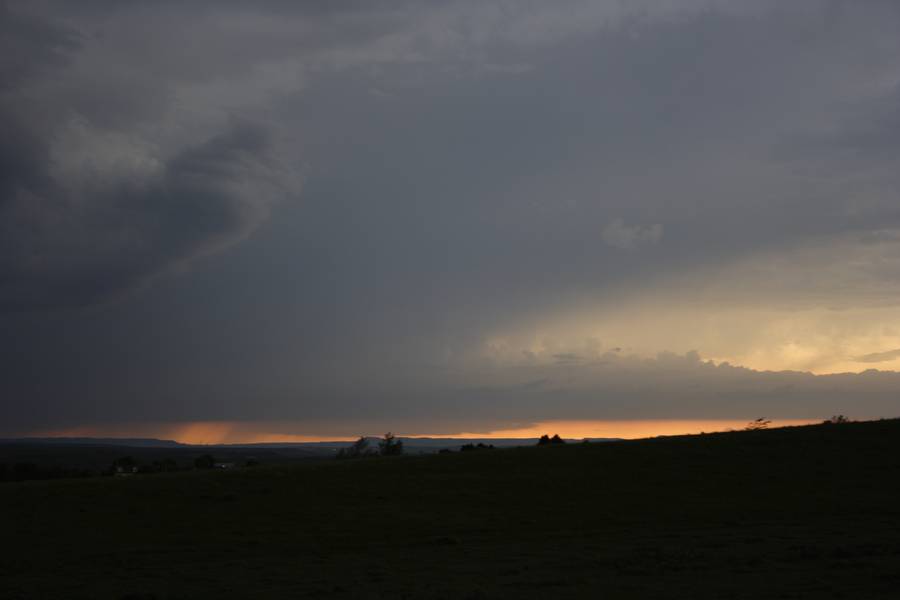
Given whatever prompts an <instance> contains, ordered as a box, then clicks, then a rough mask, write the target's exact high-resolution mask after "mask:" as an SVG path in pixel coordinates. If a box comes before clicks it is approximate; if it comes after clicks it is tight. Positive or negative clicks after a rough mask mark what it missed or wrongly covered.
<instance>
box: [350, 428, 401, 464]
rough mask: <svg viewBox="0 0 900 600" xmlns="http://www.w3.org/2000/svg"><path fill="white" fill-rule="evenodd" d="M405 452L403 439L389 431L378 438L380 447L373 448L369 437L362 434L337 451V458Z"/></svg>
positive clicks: (389, 454)
mask: <svg viewBox="0 0 900 600" xmlns="http://www.w3.org/2000/svg"><path fill="white" fill-rule="evenodd" d="M401 454H403V440H398V439H397V437H396V436H395V435H394V434H393V433H391V432H387V433H386V434H384V437H382V438H381V439H380V440H378V448H377V449H375V448H372V447H371V445H370V444H369V440H368V438H366V437H365V436H360V438H359V439H358V440H356V441H355V442H353V443H352V444H350V445H349V446H347V447H346V448H341V449H340V450H338V452H337V458H339V459H345V458H364V457H367V456H399V455H401Z"/></svg>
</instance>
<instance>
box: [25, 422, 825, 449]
mask: <svg viewBox="0 0 900 600" xmlns="http://www.w3.org/2000/svg"><path fill="white" fill-rule="evenodd" d="M748 421H749V420H738V419H705V420H700V419H694V420H690V419H640V420H621V421H597V420H558V421H541V422H537V423H533V424H530V425H528V426H525V427H518V428H512V429H496V430H485V431H459V432H451V433H446V431H444V432H428V431H422V430H421V429H418V430H416V429H412V430H406V431H404V430H397V431H395V434H396V435H398V436H402V437H410V438H416V437H421V438H426V437H427V438H485V439H491V438H495V439H496V438H537V437H540V436H541V435H544V434H549V435H553V434H558V435H559V436H560V437H563V438H568V439H583V438H623V439H639V438H648V437H655V436H660V435H683V434H696V433H701V432H707V433H710V432H715V431H729V430H740V429H743V428H744V427H746V425H747V423H748ZM820 421H821V420H820V419H819V420H811V419H780V420H777V419H773V421H772V424H771V427H781V426H791V425H809V424H812V423H818V422H820ZM310 428H311V427H310V424H305V425H304V424H303V423H297V424H295V426H294V427H293V429H294V430H295V431H297V430H300V431H303V430H309V429H310ZM290 429H292V424H291V423H290V422H287V423H286V422H274V423H259V422H252V421H250V422H242V421H191V422H180V423H141V424H118V425H97V426H90V425H85V426H79V427H72V428H66V429H58V430H45V431H37V432H30V433H29V434H28V435H29V436H35V437H113V438H115V437H123V438H138V437H148V438H158V439H167V440H175V441H177V442H181V443H184V444H198V445H199V444H210V445H214V444H253V443H302V442H338V441H353V440H355V439H357V438H358V437H359V435H360V434H353V435H348V434H346V433H345V432H335V433H334V434H321V433H320V434H315V433H285V432H283V431H284V430H290ZM327 429H330V430H335V429H336V428H335V427H334V426H332V427H329V428H327ZM364 429H365V428H364ZM367 429H372V428H371V427H369V428H367ZM382 433H383V432H380V431H368V432H367V433H366V435H370V436H380V435H381V434H382Z"/></svg>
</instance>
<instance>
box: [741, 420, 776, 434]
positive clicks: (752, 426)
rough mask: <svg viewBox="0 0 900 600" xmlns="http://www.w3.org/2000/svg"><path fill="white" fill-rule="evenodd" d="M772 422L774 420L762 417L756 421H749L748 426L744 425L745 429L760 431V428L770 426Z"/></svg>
mask: <svg viewBox="0 0 900 600" xmlns="http://www.w3.org/2000/svg"><path fill="white" fill-rule="evenodd" d="M771 424H772V421H770V420H768V419H764V418H762V417H760V418H758V419H756V420H754V421H750V422H749V423H747V426H746V427H744V429H745V430H746V431H759V430H760V429H766V428H768V427H769V425H771Z"/></svg>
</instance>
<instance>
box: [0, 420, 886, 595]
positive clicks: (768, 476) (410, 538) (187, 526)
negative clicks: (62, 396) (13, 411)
mask: <svg viewBox="0 0 900 600" xmlns="http://www.w3.org/2000/svg"><path fill="white" fill-rule="evenodd" d="M0 509H2V515H3V523H4V526H3V544H2V545H0V597H3V598H147V599H149V598H159V599H162V598H251V597H252V598H295V597H311V598H318V597H334V598H362V597H366V598H380V597H390V598H567V597H591V598H666V599H671V598H854V599H860V598H897V597H900V421H896V420H892V421H878V422H868V423H850V424H842V425H830V426H812V427H798V428H785V429H777V430H768V431H757V432H737V433H726V434H711V435H702V436H686V437H677V438H661V439H654V440H645V441H636V442H615V443H603V444H569V445H565V446H558V447H541V448H536V447H535V448H522V449H510V450H491V451H480V452H468V453H456V454H443V455H432V456H416V457H412V456H411V457H397V458H383V459H381V458H379V459H363V460H356V461H326V462H322V463H316V464H309V465H300V466H292V467H262V468H257V469H247V470H239V471H233V472H189V473H173V474H159V475H147V476H143V477H140V476H139V477H131V478H93V479H86V480H61V481H43V482H41V481H35V482H27V483H7V484H3V485H0Z"/></svg>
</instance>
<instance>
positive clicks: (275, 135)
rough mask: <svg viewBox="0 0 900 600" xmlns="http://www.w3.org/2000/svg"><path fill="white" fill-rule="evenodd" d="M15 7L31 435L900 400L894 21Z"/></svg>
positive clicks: (21, 383)
mask: <svg viewBox="0 0 900 600" xmlns="http://www.w3.org/2000/svg"><path fill="white" fill-rule="evenodd" d="M2 6H3V9H2V10H3V11H4V12H3V13H2V15H0V16H2V18H0V49H2V50H3V51H2V52H0V310H2V311H3V314H0V327H2V328H3V329H2V331H3V332H4V336H5V337H6V339H15V340H17V343H16V348H15V349H12V348H6V349H2V355H0V358H2V359H3V360H4V361H5V364H7V365H9V366H10V368H9V369H7V370H6V371H7V373H5V374H4V375H3V377H2V378H0V397H3V398H4V399H7V398H10V399H13V398H15V399H19V398H25V399H27V400H25V401H20V400H4V401H3V405H2V408H3V411H4V413H3V417H4V418H5V419H7V422H10V423H12V422H18V423H26V422H30V423H34V422H35V421H37V420H40V417H39V416H38V413H39V412H40V414H53V415H57V416H58V418H59V419H64V420H69V421H77V420H79V419H81V420H84V419H88V418H89V417H91V415H115V416H116V418H125V419H127V418H141V419H154V418H155V419H159V418H163V417H165V418H168V417H172V418H175V416H178V418H193V419H200V418H203V419H209V418H213V417H216V416H222V417H223V418H224V417H227V418H234V419H252V418H256V417H258V416H260V415H265V416H266V417H267V418H279V417H280V416H282V415H283V416H285V417H287V416H290V417H291V418H298V419H302V418H310V419H312V418H315V417H316V416H323V415H324V416H329V418H349V417H348V415H355V416H360V418H362V417H361V416H365V415H368V416H369V417H372V416H373V415H379V414H385V415H386V414H394V415H411V417H410V418H412V417H415V418H419V419H422V420H425V419H437V418H446V419H449V418H451V417H453V415H459V414H463V413H467V414H468V413H471V414H473V415H477V416H478V418H483V419H493V420H495V421H497V422H499V421H502V420H504V419H508V420H515V419H517V418H519V417H521V418H526V417H527V418H532V417H535V418H537V417H538V416H542V418H543V417H549V416H552V414H553V411H558V413H559V414H560V415H562V414H563V413H565V414H566V415H569V416H577V415H578V414H585V415H588V414H590V415H595V416H603V415H605V414H614V415H619V416H629V415H641V416H652V415H657V414H658V415H677V414H678V413H679V410H681V411H682V412H685V413H687V412H691V414H696V415H702V414H705V413H704V411H708V412H709V413H710V414H712V413H717V411H718V413H721V414H726V413H727V414H733V415H738V414H741V415H744V411H746V410H748V409H747V407H751V406H752V407H754V409H753V410H752V411H750V412H752V413H754V414H753V415H752V416H758V415H756V414H755V413H757V412H760V411H761V412H763V413H768V412H771V413H772V416H776V412H777V410H776V409H778V410H781V411H782V412H783V413H784V414H785V416H789V415H788V413H790V414H797V415H799V414H800V413H801V412H804V415H805V414H806V413H810V414H815V415H822V414H825V415H827V414H829V413H830V412H845V413H848V414H852V413H854V412H855V413H857V414H859V415H862V414H864V413H865V414H882V411H885V412H888V411H887V409H888V408H889V405H888V404H887V402H888V400H886V398H888V395H887V394H888V392H887V391H885V390H887V389H888V388H890V386H891V385H893V383H895V382H894V380H893V379H891V377H892V376H891V375H889V374H877V375H876V374H871V373H870V374H867V375H865V374H861V375H853V376H850V375H848V376H846V377H843V376H841V377H838V376H834V377H835V378H832V379H828V378H817V377H815V376H813V375H809V374H796V373H795V374H769V373H766V372H764V369H765V368H770V367H772V365H775V368H776V369H781V368H784V366H789V367H792V368H797V369H811V370H817V369H822V370H827V369H825V368H824V367H823V365H824V366H825V367H827V368H828V369H835V370H839V369H841V368H847V367H846V366H847V363H852V360H851V359H850V358H848V357H860V358H864V357H867V356H870V355H873V354H874V355H877V354H879V353H878V352H877V351H878V350H879V349H881V348H891V347H897V346H898V345H900V334H898V333H897V332H894V331H892V330H890V328H889V327H887V326H885V325H884V323H888V322H891V319H893V318H894V316H895V315H896V310H897V304H896V297H897V296H896V291H897V287H898V284H900V265H898V263H897V261H896V258H895V257H896V251H895V250H896V249H895V246H896V239H897V237H896V232H897V231H900V212H898V208H897V206H898V203H897V202H896V190H897V186H898V184H900V179H898V175H897V173H898V172H900V170H898V169H897V168H896V167H897V165H896V159H897V154H896V152H894V150H893V149H894V147H895V146H896V142H897V140H898V139H900V137H898V132H897V131H896V127H894V125H895V124H896V123H895V121H896V115H895V112H896V110H895V104H896V102H895V100H896V96H897V85H898V82H897V78H896V73H897V72H898V68H900V59H898V57H900V41H898V37H897V35H896V31H897V29H898V25H900V13H898V9H897V5H896V3H894V2H887V1H885V2H870V3H855V4H849V3H835V2H828V1H825V0H823V1H816V0H810V1H804V2H794V3H783V2H774V1H773V2H768V1H760V2H752V3H748V2H745V1H743V0H678V1H671V2H653V1H646V2H644V1H641V2H628V3H621V2H593V1H590V2H589V1H577V0H576V1H572V2H565V3H559V4H557V3H554V4H547V5H528V4H507V3H502V2H473V1H468V0H459V1H453V2H443V3H418V2H417V3H412V2H391V3H387V4H379V5H377V6H376V5H374V4H371V3H362V2H354V3H341V4H340V5H337V4H334V3H326V4H320V3H297V2H270V3H265V4H264V5H263V6H248V5H247V4H245V3H239V2H231V1H228V2H215V3H213V2H195V3H191V5H190V6H184V5H180V4H177V3H168V2H161V3H142V2H108V1H105V0H104V1H101V0H96V1H94V0H92V1H89V2H78V3H72V2H54V1H49V0H48V1H44V0H40V1H38V0H35V1H33V2H7V3H5V4H3V5H2ZM10 57H13V58H10ZM300 175H302V180H303V200H302V202H282V201H281V200H283V199H286V198H292V197H295V196H296V195H297V192H298V190H299V187H300V186H299V183H298V182H299V180H300V179H301V177H300ZM629 250H630V251H629ZM200 257H204V258H205V259H204V260H202V261H200V260H197V259H199V258H200ZM173 274H179V275H178V276H172V275H173ZM151 283H152V285H150V284H151ZM138 289H139V290H141V293H138V294H128V293H127V292H129V291H133V290H138ZM111 298H119V299H120V300H121V301H120V302H117V303H108V302H107V301H108V300H109V299H111ZM72 307H83V308H87V310H83V309H82V310H75V311H72V310H69V311H60V310H58V309H61V308H72ZM585 338H595V340H594V342H596V340H603V341H604V344H607V345H605V346H603V348H604V349H608V348H609V347H613V346H615V347H621V348H625V350H624V351H622V352H618V353H615V354H617V355H622V357H623V358H622V360H621V361H618V362H617V361H615V360H614V359H613V358H611V355H610V356H607V355H606V353H605V351H604V350H601V349H600V347H599V346H598V345H597V343H594V342H590V343H588V342H586V341H585ZM691 348H697V349H698V351H699V353H700V355H702V356H710V357H714V358H716V360H717V363H718V362H719V361H722V360H730V361H732V362H741V363H746V364H748V365H751V366H756V367H758V368H759V369H760V372H758V373H757V372H750V371H746V372H745V371H740V370H738V369H737V368H736V367H734V368H729V367H713V366H708V365H706V364H705V363H703V364H698V363H697V361H694V362H690V363H689V364H687V365H682V366H680V367H677V368H676V367H671V368H672V372H673V373H681V374H684V375H685V377H687V374H691V375H690V378H688V379H690V383H686V381H687V379H678V380H677V381H674V380H673V381H670V380H669V379H666V378H664V377H663V375H661V373H663V372H666V371H665V369H667V368H669V367H666V366H665V365H666V364H668V363H667V360H669V359H667V358H663V359H659V358H653V359H652V360H653V361H655V362H651V363H648V364H643V363H640V362H639V359H638V358H635V357H632V358H633V360H631V359H629V360H628V361H626V360H624V356H625V355H631V354H634V355H635V356H636V355H638V354H640V355H642V356H644V357H656V355H657V352H659V351H664V350H668V351H672V352H677V353H679V355H680V356H684V353H685V352H686V351H687V350H689V349H691ZM554 355H555V356H556V358H553V357H554ZM510 356H514V357H515V360H523V359H524V360H525V362H528V363H529V365H527V366H528V367H529V368H532V369H534V371H533V372H530V374H527V376H526V374H525V373H524V371H523V375H522V377H521V378H518V375H516V374H515V373H516V371H515V369H518V368H520V367H521V368H522V369H524V368H525V366H523V365H518V363H515V360H511V359H509V358H508V357H510ZM560 357H563V358H560ZM574 357H582V358H583V360H581V361H579V360H575V358H574ZM672 360H675V359H672ZM892 360H893V359H892ZM555 362H559V363H560V364H558V365H557V364H555ZM670 362H671V361H670ZM675 362H677V360H675ZM700 362H702V361H700ZM73 364H78V365H79V368H78V369H77V370H75V369H73V367H71V365H73ZM886 364H887V363H886ZM779 365H780V366H779ZM851 366H852V365H851ZM887 366H895V364H894V363H890V364H887ZM548 369H549V370H551V371H552V372H549V371H548V372H544V371H546V370H548ZM553 369H556V370H553ZM601 369H609V373H613V375H610V378H609V379H608V380H606V379H603V378H599V379H598V380H597V381H594V380H593V379H591V377H593V375H591V376H590V377H589V376H588V375H587V374H589V373H593V374H595V375H598V377H599V374H600V373H606V371H602V370H601ZM651 371H652V373H651ZM488 372H491V373H494V374H493V375H492V376H491V377H493V378H494V379H496V381H494V380H493V379H491V378H490V377H487V376H486V375H484V374H485V373H488ZM238 373H239V374H240V376H239V377H238V375H237V374H238ZM485 377H487V379H490V381H481V379H483V378H485ZM673 377H674V376H673ZM829 377H831V376H829ZM567 378H568V379H567ZM660 378H661V379H660ZM574 379H577V380H578V381H582V382H583V385H582V387H577V386H575V387H572V385H574V384H572V381H573V380H574ZM707 379H708V380H709V381H710V382H715V385H712V383H711V384H710V385H709V386H707V387H708V390H709V391H708V392H702V388H703V387H704V385H705V384H704V383H703V382H704V381H707ZM543 380H546V381H547V383H545V384H542V385H540V386H534V387H533V388H528V391H527V392H522V390H521V389H520V390H519V391H518V392H516V393H522V394H525V396H527V398H526V400H527V401H524V400H523V401H522V402H521V403H520V402H519V401H518V400H517V398H519V396H514V395H513V393H512V392H510V393H509V394H507V395H506V396H504V395H503V394H504V393H505V392H504V393H501V392H497V391H496V390H498V389H503V388H504V386H514V385H520V387H521V385H524V384H525V383H527V382H528V381H543ZM604 381H605V382H606V383H604ZM613 382H615V383H613ZM641 382H643V383H641ZM651 382H656V383H652V384H651ZM835 382H837V383H839V384H840V385H839V386H838V388H840V389H841V390H843V391H842V392H840V394H839V393H838V392H834V393H833V394H832V392H828V393H826V392H825V390H826V383H827V384H829V385H831V384H834V383H835ZM873 382H875V383H873ZM876 383H877V385H876ZM482 384H483V385H482ZM670 384H671V385H672V386H673V387H672V390H674V391H673V392H672V393H671V394H670V393H669V389H668V387H667V386H668V385H670ZM641 385H645V387H644V388H641V387H640V386H641ZM845 385H846V387H844V386H845ZM629 386H630V387H629ZM691 386H695V387H696V386H699V388H701V392H697V393H696V394H694V392H691V390H692V389H694V388H693V387H691ZM786 386H787V387H786ZM804 386H805V387H804ZM871 386H875V387H871ZM475 388H478V389H482V388H483V389H485V390H486V389H491V390H494V391H492V392H491V394H494V395H491V394H487V393H486V392H485V394H482V395H479V394H475V395H468V394H464V393H462V392H461V391H460V390H463V389H475ZM638 388H640V389H638ZM838 388H835V389H838ZM876 388H877V391H876ZM510 389H512V388H510ZM742 389H744V390H746V389H752V390H753V392H752V393H750V392H747V393H746V394H743V395H742V392H741V391H740V390H742ZM776 389H777V390H781V391H780V392H778V393H777V394H776V393H775V392H773V391H772V390H776ZM854 389H859V390H870V391H871V393H870V391H865V392H862V391H861V392H860V394H859V395H857V396H853V394H854V392H853V390H854ZM642 390H643V391H642ZM679 390H680V391H679ZM786 390H791V391H786ZM797 390H806V391H802V393H801V391H797ZM497 394H499V396H498V395H497ZM654 394H655V395H656V397H657V399H656V400H653V397H654ZM691 394H694V395H691ZM816 394H818V397H819V398H831V399H833V402H834V405H832V404H828V403H829V402H832V400H827V401H826V400H822V401H821V402H822V404H821V405H817V404H816V401H815V400H814V398H815V397H816ZM829 394H831V395H829ZM841 394H842V396H841ZM839 396H841V397H843V398H847V397H850V396H853V397H854V398H857V397H858V398H859V401H858V402H859V406H858V407H857V410H853V409H851V408H847V407H842V406H837V405H838V404H840V400H839ZM726 397H727V398H728V401H727V402H726V403H725V404H722V401H721V399H722V398H726ZM662 398H671V399H672V400H671V404H666V403H665V401H664V400H663V399H662ZM676 399H677V401H676ZM845 402H846V400H845ZM854 402H856V401H854ZM26 404H27V406H26ZM725 405H728V406H731V407H733V409H734V410H733V411H732V412H729V411H727V410H725V409H724V408H722V407H723V406H725ZM758 405H759V408H760V410H757V408H756V407H757V406H758ZM479 407H483V409H482V408H479ZM547 407H555V408H552V409H551V408H547ZM679 407H681V409H680V408H679ZM779 407H780V408H779ZM825 407H828V410H825ZM688 408H689V409H690V410H688ZM762 409H765V410H762ZM801 409H802V410H801ZM729 410H731V409H729ZM541 411H544V412H541ZM507 413H508V414H507ZM718 413H717V414H718ZM85 415H87V417H85ZM110 418H112V417H110Z"/></svg>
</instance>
